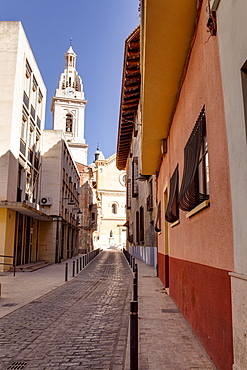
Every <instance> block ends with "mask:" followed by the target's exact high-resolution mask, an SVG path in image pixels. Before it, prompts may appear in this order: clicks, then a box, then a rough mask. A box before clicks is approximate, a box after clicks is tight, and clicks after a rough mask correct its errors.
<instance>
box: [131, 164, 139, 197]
mask: <svg viewBox="0 0 247 370" xmlns="http://www.w3.org/2000/svg"><path fill="white" fill-rule="evenodd" d="M137 177H138V157H134V158H133V161H132V197H133V198H135V197H137V196H138V184H137V181H136V179H137Z"/></svg>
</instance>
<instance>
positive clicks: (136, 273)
mask: <svg viewBox="0 0 247 370" xmlns="http://www.w3.org/2000/svg"><path fill="white" fill-rule="evenodd" d="M135 277H136V278H137V280H138V265H137V263H136V264H135Z"/></svg>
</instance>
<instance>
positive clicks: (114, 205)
mask: <svg viewBox="0 0 247 370" xmlns="http://www.w3.org/2000/svg"><path fill="white" fill-rule="evenodd" d="M111 212H112V213H114V214H116V213H117V205H116V204H115V203H113V204H112V205H111Z"/></svg>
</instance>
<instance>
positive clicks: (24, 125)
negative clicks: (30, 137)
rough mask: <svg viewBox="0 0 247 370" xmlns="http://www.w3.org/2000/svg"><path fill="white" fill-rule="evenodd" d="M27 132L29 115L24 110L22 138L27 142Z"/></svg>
mask: <svg viewBox="0 0 247 370" xmlns="http://www.w3.org/2000/svg"><path fill="white" fill-rule="evenodd" d="M26 134H27V116H26V114H25V113H24V112H23V114H22V124H21V138H22V139H23V141H25V142H26Z"/></svg>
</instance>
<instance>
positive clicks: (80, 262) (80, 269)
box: [80, 257, 82, 271]
mask: <svg viewBox="0 0 247 370" xmlns="http://www.w3.org/2000/svg"><path fill="white" fill-rule="evenodd" d="M81 270H82V266H81V257H80V271H81Z"/></svg>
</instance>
